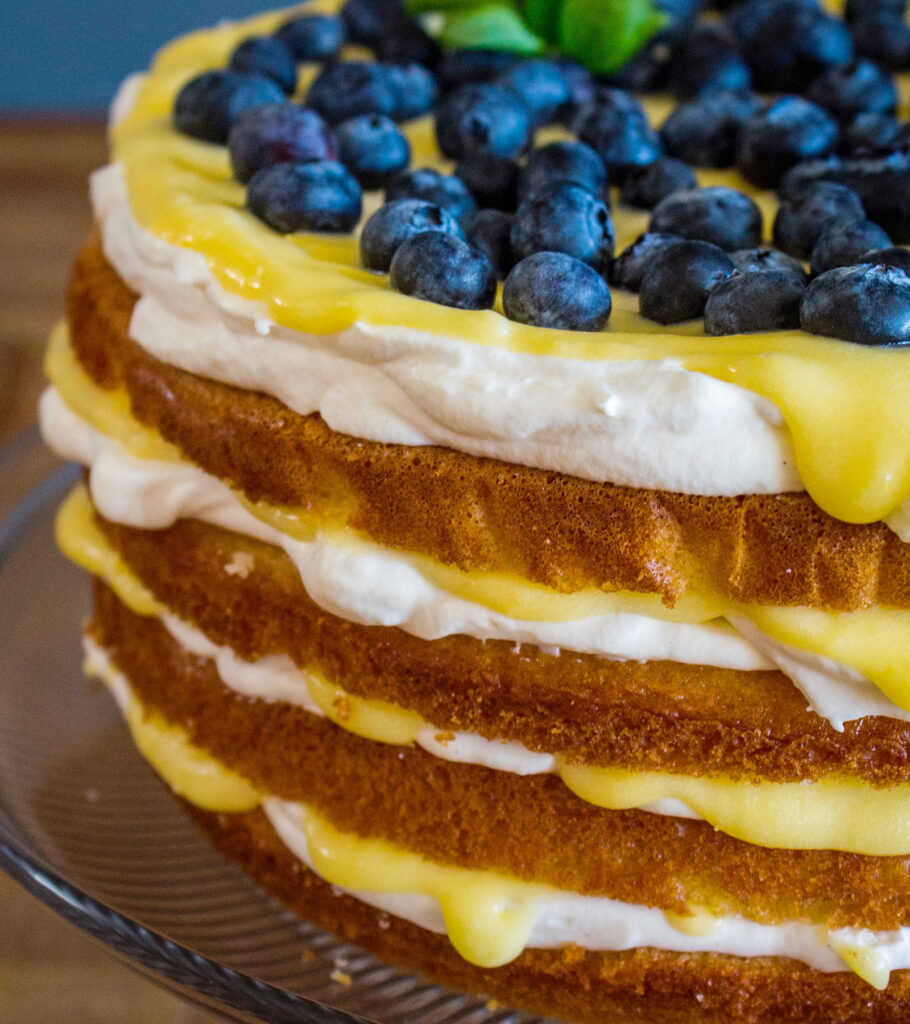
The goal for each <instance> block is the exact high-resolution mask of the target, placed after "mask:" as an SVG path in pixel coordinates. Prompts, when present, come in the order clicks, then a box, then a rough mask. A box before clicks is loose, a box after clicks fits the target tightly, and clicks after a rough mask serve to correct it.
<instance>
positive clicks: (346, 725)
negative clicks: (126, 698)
mask: <svg viewBox="0 0 910 1024" xmlns="http://www.w3.org/2000/svg"><path fill="white" fill-rule="evenodd" d="M57 536H58V539H59V541H60V543H61V546H62V548H63V549H64V551H65V552H66V553H67V555H68V557H70V558H71V559H72V560H73V561H75V562H76V563H77V564H78V565H80V566H81V567H82V568H84V569H86V570H87V571H88V572H90V573H92V574H93V575H95V576H97V577H99V578H100V579H102V580H104V582H105V583H106V584H107V585H108V586H109V587H110V588H111V589H112V590H113V591H114V593H116V594H117V596H118V597H119V598H120V599H121V600H122V601H123V603H124V604H126V605H127V607H129V608H130V609H132V610H133V611H134V612H135V613H136V614H138V615H142V616H155V617H161V616H163V615H165V614H166V609H165V608H164V607H163V606H162V605H160V603H159V602H157V601H156V599H155V598H154V597H153V596H152V595H151V594H150V593H149V592H148V590H147V589H146V588H145V587H144V585H143V584H142V583H141V582H140V581H139V580H138V579H137V578H136V576H135V575H134V574H133V573H132V572H131V571H130V569H129V568H128V567H127V566H126V565H125V564H124V563H123V562H122V560H121V559H120V558H119V556H118V555H117V553H116V551H115V550H114V549H113V548H112V547H111V545H110V543H109V542H108V541H107V539H106V538H105V536H104V534H103V533H102V532H101V530H100V529H99V528H98V526H97V524H96V523H95V521H94V515H93V509H92V505H91V502H90V500H89V498H88V495H87V493H86V491H85V489H84V488H83V487H81V486H80V487H77V488H76V489H75V490H73V492H72V493H71V494H70V496H69V497H68V498H67V500H66V501H65V502H64V504H63V506H62V507H61V509H60V512H59V514H58V517H57ZM225 682H226V685H230V684H229V682H228V681H227V680H225ZM299 684H300V693H301V696H300V698H298V699H297V702H298V703H300V704H301V705H304V706H307V705H308V706H310V707H311V708H314V709H317V710H318V712H320V713H322V714H323V715H324V716H325V717H326V718H328V719H329V720H330V721H332V722H334V723H335V724H336V725H337V726H339V727H340V728H341V729H343V730H345V731H346V732H350V733H353V734H354V735H357V736H361V737H363V738H364V739H369V740H373V741H375V742H378V743H387V744H392V745H398V746H405V745H410V744H413V743H415V742H417V740H418V737H419V736H420V735H421V733H423V732H424V731H425V730H427V731H431V732H432V731H433V728H434V727H433V726H432V725H431V724H430V723H429V722H427V721H426V720H424V719H423V718H421V716H420V715H418V714H417V713H416V712H414V711H412V710H410V709H408V708H404V707H401V706H400V705H396V704H393V703H391V702H389V701H385V700H377V699H366V698H363V697H358V696H356V695H354V694H351V693H349V692H348V691H346V690H345V689H344V688H342V687H340V686H338V685H336V684H334V683H332V682H330V681H329V680H327V679H325V678H324V677H323V676H321V675H320V674H319V673H316V672H313V671H307V672H303V671H300V672H299ZM307 696H308V697H309V701H307V700H306V697H307ZM310 702H312V703H311V704H310ZM127 720H128V722H129V723H130V728H131V729H132V731H133V734H134V737H135V739H136V743H137V745H138V746H139V748H140V750H142V752H143V753H144V754H145V756H146V757H147V758H148V760H149V761H151V763H152V764H153V765H155V767H156V769H157V770H158V771H159V773H160V774H162V775H164V776H165V778H168V779H169V780H171V781H172V785H173V787H174V788H175V789H177V791H178V792H180V793H181V795H184V796H187V799H191V797H190V796H188V795H187V794H189V793H197V797H196V802H200V801H201V800H204V801H206V802H203V803H200V806H205V807H207V808H208V809H210V810H219V809H228V808H226V807H216V806H215V805H214V803H213V801H214V800H215V796H209V795H205V794H203V795H202V796H200V795H199V793H198V791H197V788H194V787H198V785H199V778H200V773H201V774H202V776H203V777H204V778H208V777H209V776H208V775H207V774H206V770H205V768H204V765H203V764H202V762H201V759H200V757H198V756H195V755H193V756H189V755H187V756H184V752H183V751H182V748H180V745H179V743H177V741H176V740H175V733H174V730H173V728H172V727H170V726H167V727H165V725H163V724H162V723H161V722H158V721H157V719H155V720H152V719H150V718H149V716H142V715H140V714H139V713H138V712H137V711H136V710H135V708H134V707H133V704H131V705H130V708H129V709H128V710H127ZM150 722H151V724H150ZM156 723H157V724H156ZM155 729H158V730H159V732H161V737H160V738H159V739H155V736H156V733H155ZM478 739H479V738H478ZM481 742H483V741H481ZM487 742H489V743H495V741H487ZM431 752H432V751H431ZM435 752H437V753H438V750H437V751H435ZM529 753H530V752H529ZM550 770H551V771H553V772H554V773H555V774H557V775H558V776H559V777H560V778H561V779H562V781H563V782H564V783H565V784H566V785H567V786H568V787H569V789H570V790H572V792H573V793H575V795H576V796H578V797H580V798H581V799H582V800H584V801H586V802H587V803H591V804H594V805H596V806H598V807H603V808H606V809H609V810H627V809H630V808H641V807H649V806H659V805H660V803H661V802H662V801H668V800H671V801H679V802H681V803H683V804H684V805H685V806H686V807H688V808H690V809H691V810H692V811H693V812H695V814H697V815H698V816H699V817H701V818H703V819H704V820H705V821H707V822H709V823H710V824H711V825H713V826H714V827H715V828H717V829H719V830H720V831H721V832H724V833H726V834H727V835H730V836H733V837H734V838H736V839H741V840H742V841H744V842H747V843H753V844H755V845H758V846H768V847H778V848H782V849H801V850H807V849H814V850H821V849H834V850H845V851H847V852H850V853H860V854H870V855H876V856H894V855H902V854H907V853H910V784H901V785H897V786H893V787H891V788H889V789H878V788H875V787H874V786H871V785H870V784H869V783H868V782H865V781H863V780H862V779H856V778H849V777H845V776H838V775H832V776H829V777H827V778H824V779H820V780H816V781H814V782H769V781H755V780H749V779H734V778H731V777H728V776H711V777H702V776H689V775H683V774H679V773H671V772H640V771H630V770H627V769H624V768H605V767H596V766H591V765H578V764H572V763H570V762H568V761H566V760H565V759H564V758H562V757H559V756H557V757H555V758H554V759H553V762H552V765H551V766H550ZM174 773H176V774H174ZM172 776H173V779H172ZM219 787H220V788H217V789H216V788H215V787H214V785H213V786H212V787H211V791H212V793H213V794H218V793H223V794H227V795H223V796H219V797H218V799H221V800H223V801H226V800H228V799H234V797H233V795H232V794H234V793H235V792H236V793H239V792H241V790H239V789H237V787H235V786H233V785H229V784H228V782H226V781H224V780H223V779H222V780H221V781H220V782H219ZM238 799H239V797H238ZM239 809H243V808H239ZM690 923H691V922H690Z"/></svg>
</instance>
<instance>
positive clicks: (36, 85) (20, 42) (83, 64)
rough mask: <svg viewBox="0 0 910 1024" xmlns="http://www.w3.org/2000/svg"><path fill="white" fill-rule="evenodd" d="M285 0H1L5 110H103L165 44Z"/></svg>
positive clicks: (0, 92)
mask: <svg viewBox="0 0 910 1024" xmlns="http://www.w3.org/2000/svg"><path fill="white" fill-rule="evenodd" d="M278 6H281V3H280V0H273V2H271V3H268V2H261V3H257V2H255V0H157V2H155V0H121V2H119V3H116V2H113V0H81V2H80V0H75V2H73V0H70V2H69V3H66V2H55V0H0V112H2V113H15V112H17V111H23V112H39V111H47V112H67V111H78V112H80V113H97V112H100V111H103V110H104V109H105V108H106V107H107V104H108V103H109V102H110V99H111V97H112V96H113V94H114V90H115V89H116V88H117V85H118V83H119V82H120V81H121V79H123V78H124V77H125V76H126V75H127V74H128V73H129V72H130V71H137V70H140V69H142V68H144V67H146V65H147V64H148V62H149V59H150V58H151V56H152V54H153V53H154V52H155V50H157V49H158V47H159V46H161V45H162V43H165V42H167V41H168V39H171V38H173V37H174V36H176V35H179V34H180V33H181V32H185V31H187V30H189V29H192V28H200V27H202V26H204V25H208V24H213V23H214V22H216V21H219V20H221V19H222V18H236V17H243V16H244V15H247V14H253V13H255V12H256V11H263V10H268V9H270V8H271V7H278Z"/></svg>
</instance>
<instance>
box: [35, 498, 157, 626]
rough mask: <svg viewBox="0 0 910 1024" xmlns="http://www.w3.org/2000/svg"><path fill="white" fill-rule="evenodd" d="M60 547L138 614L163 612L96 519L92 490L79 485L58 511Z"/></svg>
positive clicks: (57, 530)
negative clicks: (89, 493) (90, 495)
mask: <svg viewBox="0 0 910 1024" xmlns="http://www.w3.org/2000/svg"><path fill="white" fill-rule="evenodd" d="M54 528H55V533H56V537H57V546H58V547H59V548H60V550H61V551H62V552H63V553H64V555H66V557H67V558H69V559H71V560H72V561H73V562H75V563H76V565H79V566H81V567H82V568H83V569H86V570H87V571H88V572H90V573H91V574H92V575H93V576H97V577H99V579H102V580H104V582H105V583H106V584H107V585H108V586H109V587H110V588H111V590H113V591H114V593H115V594H116V595H117V596H118V597H119V598H120V600H121V601H122V602H123V603H124V604H125V605H126V606H127V608H130V609H131V610H132V611H134V612H135V613H136V614H137V615H154V616H157V615H161V614H162V613H163V612H164V611H165V608H164V605H162V604H161V603H160V602H159V601H158V599H157V598H156V597H155V595H154V594H152V593H151V591H150V590H148V589H147V588H146V587H145V586H144V585H143V584H142V583H141V582H140V581H139V579H138V578H137V577H136V576H135V575H134V574H133V573H132V572H131V571H130V569H129V568H128V567H127V565H126V562H124V561H123V559H122V558H121V557H120V554H119V552H118V551H116V550H115V549H114V548H113V547H112V546H111V544H110V543H109V542H108V539H107V537H105V536H104V534H103V533H102V532H101V530H100V529H99V527H98V524H97V523H96V522H95V518H94V509H93V508H92V502H91V499H90V498H89V496H88V491H86V489H85V487H84V486H83V485H82V484H79V485H78V486H77V487H75V488H74V489H73V490H72V491H71V492H70V494H69V495H68V496H67V498H66V500H65V501H64V502H63V504H62V505H61V506H60V510H59V511H58V512H57V520H56V523H55V525H54Z"/></svg>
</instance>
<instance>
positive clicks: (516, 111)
mask: <svg viewBox="0 0 910 1024" xmlns="http://www.w3.org/2000/svg"><path fill="white" fill-rule="evenodd" d="M531 117H532V115H531V111H530V108H529V107H528V105H527V104H526V103H525V102H524V100H523V99H522V98H521V97H520V96H519V95H518V93H517V92H515V90H514V89H509V88H507V87H506V86H503V85H497V84H496V83H495V82H492V83H480V84H468V85H461V86H459V87H458V88H457V89H453V90H452V92H450V93H449V94H448V95H447V96H446V97H445V98H444V99H443V101H442V102H441V103H440V104H439V106H438V108H437V110H436V138H437V140H438V142H439V148H440V149H441V150H442V152H443V154H444V155H445V156H447V157H449V159H451V160H460V159H462V158H463V157H466V156H471V155H472V154H474V153H488V154H489V155H490V156H499V157H507V158H508V157H516V156H518V155H519V154H520V153H521V152H522V151H523V150H524V149H525V147H526V146H527V145H528V143H529V142H530V140H531Z"/></svg>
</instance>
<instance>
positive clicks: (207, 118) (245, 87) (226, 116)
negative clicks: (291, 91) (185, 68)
mask: <svg viewBox="0 0 910 1024" xmlns="http://www.w3.org/2000/svg"><path fill="white" fill-rule="evenodd" d="M283 102H284V93H283V92H282V91H281V87H280V86H279V85H278V84H277V83H276V82H274V81H272V79H271V78H265V77H264V76H262V75H247V74H244V73H243V72H241V71H203V72H202V74H201V75H196V77H195V78H191V79H190V80H189V82H187V83H186V85H185V86H184V87H183V88H182V89H181V90H180V92H179V93H177V99H176V101H175V103H174V124H175V126H176V128H177V130H178V131H180V132H183V134H184V135H192V136H193V137H194V138H197V139H205V141H206V142H218V143H221V144H222V145H223V144H224V143H225V142H227V138H228V133H229V132H230V130H231V126H232V125H233V124H234V122H235V121H236V120H237V119H238V118H239V117H240V115H241V114H242V113H243V112H244V111H245V110H249V108H250V107H259V106H263V105H264V104H266V103H283Z"/></svg>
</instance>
